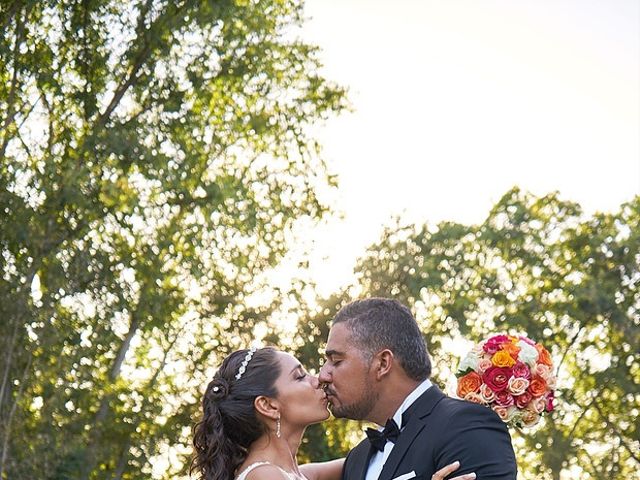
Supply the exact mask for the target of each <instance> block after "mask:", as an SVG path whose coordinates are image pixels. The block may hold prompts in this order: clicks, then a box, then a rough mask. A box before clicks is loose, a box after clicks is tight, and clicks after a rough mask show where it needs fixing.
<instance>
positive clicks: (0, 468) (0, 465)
mask: <svg viewBox="0 0 640 480" xmlns="http://www.w3.org/2000/svg"><path fill="white" fill-rule="evenodd" d="M32 359H33V355H29V360H28V361H27V365H26V366H25V367H24V371H23V372H22V379H21V381H20V389H19V390H18V393H17V394H16V398H15V400H14V402H13V405H12V406H11V412H9V418H8V419H7V423H6V426H5V430H4V432H5V435H4V441H3V443H2V455H1V456H0V478H3V472H4V469H5V464H6V461H7V454H8V452H9V439H10V438H11V422H12V421H13V416H14V415H15V413H16V408H17V406H18V401H19V400H20V397H21V396H22V393H23V392H24V386H25V384H26V383H27V373H28V372H29V368H30V367H31V360H32Z"/></svg>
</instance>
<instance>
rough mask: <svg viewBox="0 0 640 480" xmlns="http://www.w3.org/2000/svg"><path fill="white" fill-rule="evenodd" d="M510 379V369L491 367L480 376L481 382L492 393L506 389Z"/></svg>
mask: <svg viewBox="0 0 640 480" xmlns="http://www.w3.org/2000/svg"><path fill="white" fill-rule="evenodd" d="M509 378H511V368H507V367H491V368H488V369H487V371H486V372H484V374H483V375H482V381H483V382H484V383H486V384H487V386H488V387H489V388H490V389H491V390H493V391H494V392H501V391H503V390H505V389H506V388H507V385H508V384H509Z"/></svg>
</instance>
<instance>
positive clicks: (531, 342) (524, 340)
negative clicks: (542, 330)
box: [520, 337, 536, 347]
mask: <svg viewBox="0 0 640 480" xmlns="http://www.w3.org/2000/svg"><path fill="white" fill-rule="evenodd" d="M520 340H522V341H523V342H525V343H528V344H529V345H531V346H532V347H535V346H536V342H534V341H533V340H529V339H528V338H527V337H520Z"/></svg>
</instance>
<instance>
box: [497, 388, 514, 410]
mask: <svg viewBox="0 0 640 480" xmlns="http://www.w3.org/2000/svg"><path fill="white" fill-rule="evenodd" d="M496 404H497V405H500V406H501V407H510V406H511V405H513V396H512V395H511V394H510V393H509V392H507V391H504V390H503V391H502V392H497V393H496Z"/></svg>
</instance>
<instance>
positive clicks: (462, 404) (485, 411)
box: [434, 396, 502, 423]
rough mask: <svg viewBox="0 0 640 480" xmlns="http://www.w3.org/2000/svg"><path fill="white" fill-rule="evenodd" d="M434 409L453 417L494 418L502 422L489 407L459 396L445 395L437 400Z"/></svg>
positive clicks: (459, 418)
mask: <svg viewBox="0 0 640 480" xmlns="http://www.w3.org/2000/svg"><path fill="white" fill-rule="evenodd" d="M436 411H437V413H439V414H441V415H442V414H446V415H447V416H449V417H451V418H453V419H458V420H462V419H468V418H469V417H476V418H479V419H484V420H485V421H486V420H494V421H498V422H500V423H502V421H501V420H500V417H499V416H498V414H497V413H495V412H494V411H493V410H491V409H490V408H488V407H486V406H484V405H480V404H478V403H473V402H469V401H468V400H462V399H459V398H453V397H449V396H445V397H444V398H443V399H442V401H440V402H438V405H437V406H436ZM434 413H435V412H434Z"/></svg>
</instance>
